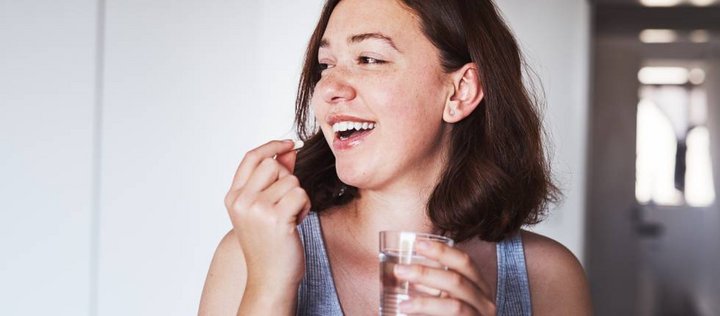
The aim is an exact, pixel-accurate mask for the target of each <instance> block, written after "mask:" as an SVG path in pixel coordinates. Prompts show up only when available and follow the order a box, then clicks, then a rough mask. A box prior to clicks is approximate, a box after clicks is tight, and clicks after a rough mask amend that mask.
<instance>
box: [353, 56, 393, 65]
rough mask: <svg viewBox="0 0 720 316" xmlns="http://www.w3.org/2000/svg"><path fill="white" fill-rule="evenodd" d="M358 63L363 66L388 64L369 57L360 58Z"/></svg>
mask: <svg viewBox="0 0 720 316" xmlns="http://www.w3.org/2000/svg"><path fill="white" fill-rule="evenodd" d="M358 62H359V63H361V64H368V65H380V64H384V63H386V61H384V60H381V59H377V58H373V57H367V56H360V57H359V58H358Z"/></svg>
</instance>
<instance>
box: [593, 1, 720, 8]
mask: <svg viewBox="0 0 720 316" xmlns="http://www.w3.org/2000/svg"><path fill="white" fill-rule="evenodd" d="M589 1H590V2H591V3H593V4H595V5H598V6H634V7H642V5H641V4H640V0H589ZM678 1H680V2H681V4H680V6H692V4H691V0H678ZM706 1H708V2H709V1H710V0H706ZM708 6H710V7H720V0H716V1H715V3H712V4H709V5H708Z"/></svg>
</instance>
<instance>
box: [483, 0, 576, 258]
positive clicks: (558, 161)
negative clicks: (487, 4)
mask: <svg viewBox="0 0 720 316" xmlns="http://www.w3.org/2000/svg"><path fill="white" fill-rule="evenodd" d="M497 3H498V5H499V6H500V8H501V9H502V10H503V13H504V15H505V16H506V18H507V22H508V23H509V24H510V26H511V28H512V29H513V31H514V32H515V34H516V36H517V37H518V40H519V42H520V44H521V46H522V48H523V49H524V53H525V55H526V58H527V62H528V64H529V65H530V67H531V69H532V70H534V71H535V72H536V73H537V75H538V76H539V79H540V82H541V84H542V86H540V85H538V88H542V89H544V92H545V97H546V100H545V101H546V103H547V104H546V106H547V107H546V110H545V124H546V129H547V131H548V133H549V134H550V140H551V150H550V154H551V157H552V158H553V164H552V168H553V173H554V175H555V178H556V179H557V180H558V182H559V186H560V189H561V190H562V192H563V195H564V199H563V203H562V204H560V205H559V206H557V207H556V208H554V209H552V210H551V213H550V216H549V217H548V219H547V220H546V221H545V222H543V223H541V224H540V225H537V226H535V227H534V228H532V230H534V231H536V232H538V233H541V234H544V235H547V236H549V237H551V238H554V239H556V240H558V241H559V242H561V243H562V244H563V245H565V246H566V247H568V248H569V249H570V250H571V251H572V252H573V253H574V254H575V256H577V257H578V258H580V259H581V261H582V260H584V259H583V257H584V246H585V165H586V163H585V158H586V155H585V152H586V146H585V144H586V143H587V131H586V129H587V112H588V100H589V99H588V80H589V79H588V78H589V75H590V74H589V70H588V69H589V59H590V55H589V44H590V6H589V4H588V3H587V2H586V1H581V0H554V1H517V0H497Z"/></svg>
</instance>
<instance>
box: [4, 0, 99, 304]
mask: <svg viewBox="0 0 720 316" xmlns="http://www.w3.org/2000/svg"><path fill="white" fill-rule="evenodd" d="M96 5H97V1H94V0H93V1H89V0H68V1H53V0H36V1H12V0H0V258H1V259H0V314H2V315H43V314H50V312H52V314H55V315H85V314H87V312H88V309H89V305H88V304H89V300H90V289H91V283H90V280H91V279H90V278H91V270H90V263H91V260H92V258H91V249H92V248H91V247H92V245H91V224H92V222H91V221H92V216H91V215H92V205H93V181H94V180H93V177H94V174H93V142H94V137H95V134H94V124H95V120H94V113H95V110H94V109H95V100H94V98H95V34H96V27H95V26H96V19H95V18H96V9H97V8H96Z"/></svg>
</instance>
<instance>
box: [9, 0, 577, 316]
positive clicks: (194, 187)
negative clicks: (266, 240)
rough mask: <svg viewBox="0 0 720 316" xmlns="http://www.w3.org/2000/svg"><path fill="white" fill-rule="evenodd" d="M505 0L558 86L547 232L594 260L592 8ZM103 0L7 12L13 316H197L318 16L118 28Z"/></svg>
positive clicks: (225, 3)
mask: <svg viewBox="0 0 720 316" xmlns="http://www.w3.org/2000/svg"><path fill="white" fill-rule="evenodd" d="M499 2H500V3H499V4H500V6H501V7H502V8H503V9H504V11H505V13H506V15H507V16H508V19H509V21H510V23H511V24H512V26H513V28H514V29H515V30H516V31H517V33H518V35H519V36H520V40H521V42H522V43H523V45H524V46H525V47H526V48H527V54H528V55H529V57H530V58H529V59H530V61H531V62H532V64H533V66H534V67H535V69H536V70H537V71H538V72H539V73H540V75H541V77H542V80H543V83H544V84H545V89H546V91H547V99H548V100H547V101H548V111H547V114H548V117H547V120H548V122H549V123H550V124H552V126H551V128H550V130H551V131H552V133H553V137H554V143H555V149H556V152H557V153H556V155H555V167H556V170H558V171H559V176H560V178H561V180H563V183H562V186H563V188H565V189H566V196H567V198H566V202H565V204H564V206H562V207H561V208H560V209H559V210H558V211H556V212H555V214H556V215H554V216H552V217H551V218H550V220H549V221H548V222H547V223H546V224H543V225H541V226H540V227H538V228H537V229H538V230H539V231H542V232H544V233H547V234H548V235H550V236H553V237H555V238H557V239H558V240H560V241H561V242H563V243H564V244H566V245H567V246H569V247H570V249H571V250H573V251H574V252H575V253H576V254H578V255H581V254H582V235H583V226H582V218H583V217H582V210H583V199H584V196H583V194H582V193H583V189H582V188H583V181H584V178H583V172H582V170H583V166H584V164H583V162H584V157H583V152H584V145H583V144H584V140H585V139H584V135H585V131H584V128H585V127H584V122H585V112H586V107H587V106H586V104H587V102H586V98H585V94H586V84H585V83H586V81H587V80H586V77H587V69H586V68H587V67H586V63H587V50H586V42H587V24H588V23H589V21H588V17H587V5H586V4H584V2H581V1H571V0H564V1H554V2H553V3H552V4H547V3H544V4H543V5H540V4H538V3H535V2H537V1H522V2H517V1H511V0H504V1H499ZM98 3H102V2H98V1H89V0H87V1H79V0H75V1H63V2H62V5H60V4H59V3H56V2H52V1H47V0H45V1H39V0H38V1H33V2H30V1H26V2H19V1H10V0H0V26H2V27H0V45H2V48H1V49H0V106H1V107H0V110H1V111H2V112H0V141H1V142H0V146H2V147H0V149H1V151H0V153H1V154H0V201H2V202H0V203H2V204H0V208H1V209H2V212H0V227H2V230H1V231H0V234H2V238H1V240H0V246H2V248H1V251H2V254H3V257H4V258H9V260H6V259H3V260H2V261H0V279H1V280H3V281H2V282H0V314H3V315H5V314H8V315H13V314H23V315H39V314H45V313H50V312H55V314H60V315H96V314H97V315H191V314H194V313H195V312H196V309H197V304H198V301H199V295H200V291H201V289H202V284H203V281H204V278H205V274H206V271H207V268H208V265H209V262H210V259H211V256H212V253H213V251H214V248H215V246H216V244H217V242H218V241H219V239H220V237H221V236H222V235H223V234H224V233H225V232H226V231H227V230H228V229H229V228H230V224H229V221H228V219H227V216H226V214H225V210H224V207H223V204H222V199H223V196H224V194H225V191H226V190H227V187H228V185H229V182H230V180H231V178H232V175H233V173H234V170H235V168H236V167H237V164H238V162H239V161H240V159H241V158H242V156H243V154H244V153H245V152H246V151H247V150H248V149H250V148H252V147H255V146H257V145H259V144H260V143H263V142H265V141H267V140H268V139H274V138H280V137H284V136H288V133H289V131H290V130H291V127H292V115H293V106H294V98H295V89H296V85H297V78H298V74H299V69H300V63H301V59H302V54H303V52H304V47H305V45H306V43H307V40H308V38H309V35H310V32H311V31H312V27H313V26H314V23H315V21H316V19H317V16H318V14H319V11H320V7H321V1H320V0H313V1H302V2H300V1H292V0H281V1H280V0H278V1H263V2H259V1H231V0H204V1H198V0H154V1H140V0H123V1H119V0H106V1H105V5H106V8H105V11H104V14H103V15H101V16H100V17H101V18H102V19H101V21H104V24H103V23H96V18H97V16H96V9H97V5H98ZM521 3H522V5H521ZM6 26H7V27H6ZM102 26H104V28H101V29H100V31H101V34H102V35H103V37H102V38H103V41H102V42H101V43H100V44H103V46H102V47H104V54H102V56H100V57H102V58H101V61H102V67H100V68H99V69H95V64H94V63H95V58H96V57H97V56H96V55H95V49H96V44H97V43H96V42H95V32H96V31H98V28H99V27H102ZM18 30H20V32H18ZM559 47H561V48H562V50H561V49H559ZM96 70H97V71H100V73H102V74H103V75H102V81H99V82H95V81H94V77H93V76H94V74H95V71H96ZM96 83H101V84H102V85H101V87H102V90H101V91H102V95H101V98H100V100H99V103H98V106H99V108H98V110H99V111H97V112H95V109H94V105H95V103H94V99H93V98H94V96H95V90H94V88H95V84H96ZM95 113H97V114H98V115H99V117H100V118H99V119H96V118H95V117H94V115H95ZM568 115H569V116H568ZM95 124H97V126H98V129H97V130H93V126H95ZM94 137H97V138H98V139H99V146H95V145H94V143H93V139H94ZM96 151H97V155H96V156H94V152H96ZM7 153H10V154H7ZM93 157H95V159H93ZM94 163H98V164H99V169H97V170H96V169H94V167H93V166H94ZM93 179H99V182H98V184H99V186H97V187H95V188H94V187H93V185H94V183H93ZM568 189H569V190H568ZM94 190H95V191H94ZM93 192H97V194H95V195H94V194H93ZM94 201H97V202H98V208H97V209H96V210H95V213H93V212H94V211H93V203H94ZM94 221H97V222H94ZM93 223H96V224H97V225H95V226H93V225H94V224H93ZM93 232H96V233H97V234H98V235H99V236H97V239H94V240H91V236H92V234H93ZM93 242H95V243H96V244H97V245H99V248H98V251H97V253H96V252H94V250H93V248H92V245H93ZM94 268H97V270H98V275H97V278H95V277H94V274H93V269H94ZM6 280H10V282H7V281H6ZM95 286H97V290H98V291H97V293H96V295H97V305H96V306H95V305H93V304H92V302H90V301H91V298H93V297H94V296H92V295H91V294H92V293H90V291H91V289H93V288H94V287H95ZM33 295H35V296H39V297H41V298H42V302H43V304H37V302H38V300H35V299H33V297H34V296H33ZM57 309H60V311H59V312H57Z"/></svg>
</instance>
